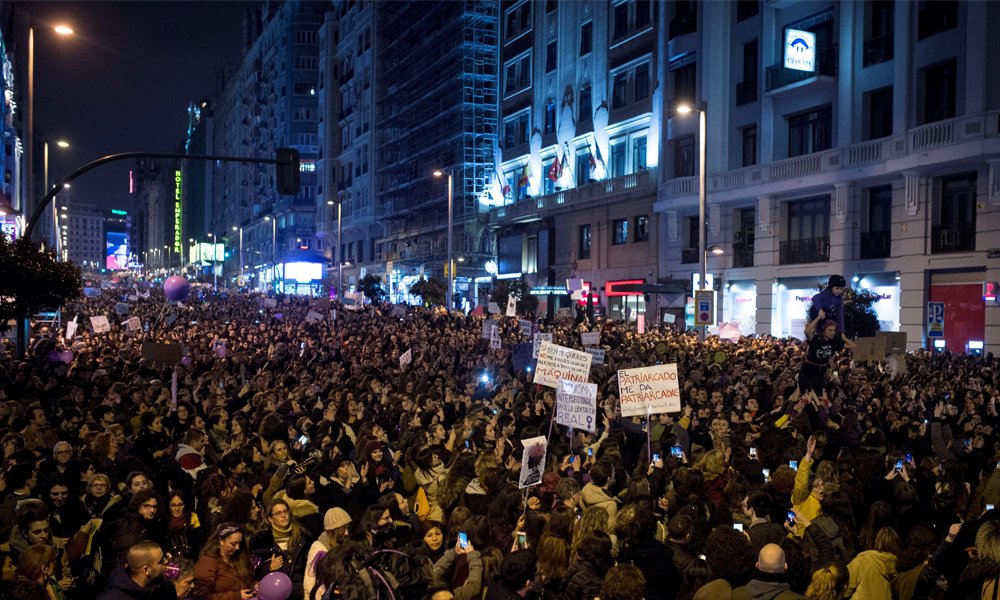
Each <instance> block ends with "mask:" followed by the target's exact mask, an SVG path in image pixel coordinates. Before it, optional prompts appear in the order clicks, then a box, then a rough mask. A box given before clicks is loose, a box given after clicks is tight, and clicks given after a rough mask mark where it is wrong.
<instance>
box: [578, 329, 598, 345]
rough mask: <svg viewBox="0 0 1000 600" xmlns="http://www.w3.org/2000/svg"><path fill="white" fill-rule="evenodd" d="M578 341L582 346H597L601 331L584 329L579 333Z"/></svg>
mask: <svg viewBox="0 0 1000 600" xmlns="http://www.w3.org/2000/svg"><path fill="white" fill-rule="evenodd" d="M580 343H581V344H583V345H584V346H599V345H600V344H601V332H600V331H584V332H583V333H581V334H580Z"/></svg>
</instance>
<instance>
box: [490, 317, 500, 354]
mask: <svg viewBox="0 0 1000 600" xmlns="http://www.w3.org/2000/svg"><path fill="white" fill-rule="evenodd" d="M490 348H491V349H493V350H499V349H500V326H499V325H497V324H495V323H494V325H493V328H492V329H490Z"/></svg>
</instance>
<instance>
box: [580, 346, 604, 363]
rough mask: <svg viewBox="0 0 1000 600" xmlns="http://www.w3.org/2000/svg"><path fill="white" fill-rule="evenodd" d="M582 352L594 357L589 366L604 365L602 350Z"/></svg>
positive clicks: (587, 349)
mask: <svg viewBox="0 0 1000 600" xmlns="http://www.w3.org/2000/svg"><path fill="white" fill-rule="evenodd" d="M584 350H585V351H586V352H587V354H589V355H591V356H593V357H594V362H593V363H591V364H594V365H603V364H604V348H584Z"/></svg>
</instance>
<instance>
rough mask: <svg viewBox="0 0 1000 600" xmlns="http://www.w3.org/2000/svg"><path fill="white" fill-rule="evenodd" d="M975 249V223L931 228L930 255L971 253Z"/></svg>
mask: <svg viewBox="0 0 1000 600" xmlns="http://www.w3.org/2000/svg"><path fill="white" fill-rule="evenodd" d="M975 249H976V224H975V223H960V224H953V225H934V226H932V227H931V253H933V254H938V253H946V252H973V251H975Z"/></svg>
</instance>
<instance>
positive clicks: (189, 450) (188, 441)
mask: <svg viewBox="0 0 1000 600" xmlns="http://www.w3.org/2000/svg"><path fill="white" fill-rule="evenodd" d="M207 445H208V435H206V434H205V432H203V431H200V430H198V429H189V430H188V432H187V433H186V434H185V435H184V441H183V442H182V443H180V444H177V453H176V454H175V455H174V460H176V461H177V465H178V466H179V467H180V468H181V470H183V471H184V472H185V473H187V474H188V475H190V476H191V477H192V478H193V479H195V480H197V479H198V471H201V470H202V469H205V468H207V467H208V465H206V464H205V458H204V451H205V447H206V446H207Z"/></svg>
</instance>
